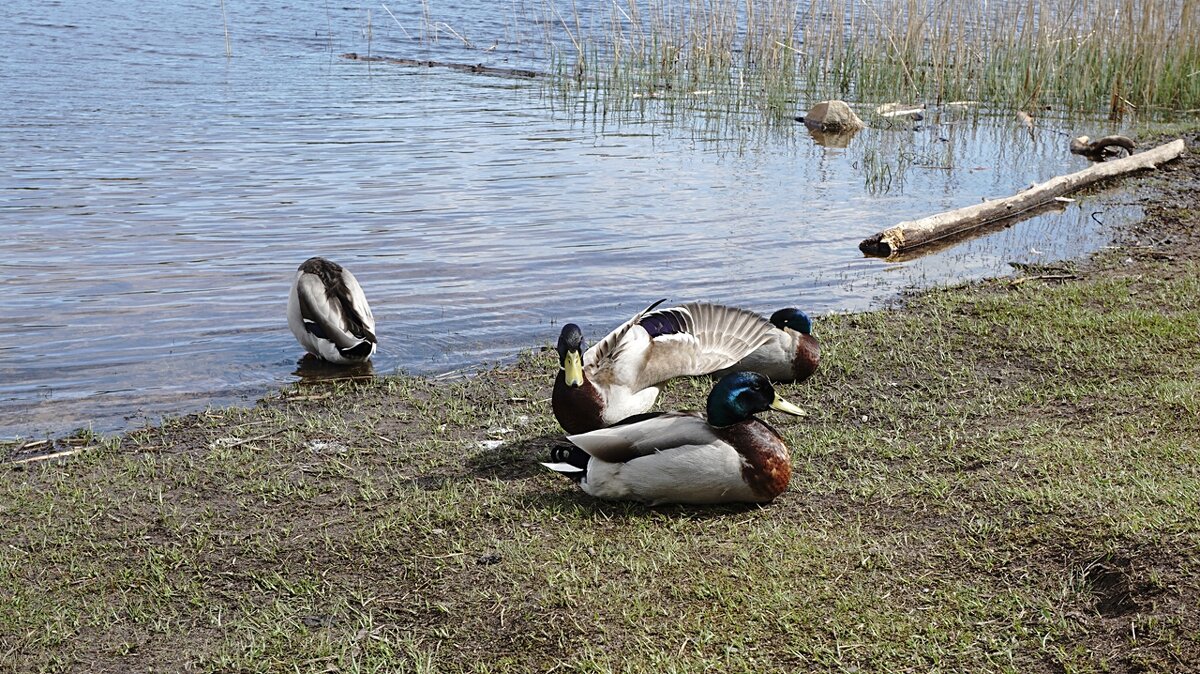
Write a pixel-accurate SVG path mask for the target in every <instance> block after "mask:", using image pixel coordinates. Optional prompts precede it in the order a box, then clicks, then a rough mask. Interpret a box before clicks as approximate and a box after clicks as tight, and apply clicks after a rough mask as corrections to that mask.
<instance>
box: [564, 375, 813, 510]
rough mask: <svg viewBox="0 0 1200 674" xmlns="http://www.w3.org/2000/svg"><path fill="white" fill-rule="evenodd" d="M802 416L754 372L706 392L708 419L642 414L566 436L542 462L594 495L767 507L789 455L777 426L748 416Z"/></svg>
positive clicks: (780, 485)
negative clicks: (565, 442) (773, 411)
mask: <svg viewBox="0 0 1200 674" xmlns="http://www.w3.org/2000/svg"><path fill="white" fill-rule="evenodd" d="M768 409H776V410H780V411H782V412H787V413H788V414H795V415H802V414H804V412H803V410H801V409H800V408H798V407H796V406H795V405H792V404H791V403H789V402H787V401H786V400H784V399H782V398H780V397H779V396H778V394H776V393H775V389H774V388H772V387H771V382H770V381H769V380H768V379H767V378H766V377H765V376H763V375H761V374H758V373H757V372H735V373H733V374H729V375H725V377H723V378H722V379H721V380H720V381H718V382H717V384H716V385H715V386H713V389H712V392H711V393H709V394H708V404H707V406H706V410H707V413H708V420H707V421H705V420H704V418H702V417H701V416H699V415H697V414H693V413H689V412H667V413H662V414H656V415H647V416H644V417H643V418H641V419H640V420H636V421H634V420H631V422H630V423H623V424H619V425H617V426H613V427H611V428H602V429H600V430H597V431H592V432H590V433H583V434H581V435H570V436H567V440H568V441H570V442H571V444H572V445H573V446H571V447H559V448H556V449H555V450H554V451H553V452H552V454H551V459H552V460H553V462H552V463H544V464H542V465H544V466H546V467H547V468H550V469H551V470H554V471H557V472H560V473H563V474H565V475H567V476H568V477H571V478H572V479H575V480H577V481H578V482H579V486H580V487H582V488H583V490H584V491H585V492H587V493H588V494H591V495H592V496H595V497H597V498H604V499H614V500H632V501H642V502H645V503H648V504H650V505H659V504H663V503H691V504H710V503H743V502H744V503H765V502H768V501H771V500H772V499H774V498H775V497H776V496H779V495H780V494H781V493H783V490H785V489H787V486H788V481H789V480H790V479H791V476H792V464H791V455H790V454H789V452H788V448H787V445H786V444H784V442H783V439H782V438H780V437H779V434H778V433H777V432H776V431H775V429H773V428H771V427H770V426H768V425H767V424H766V423H764V422H762V421H759V420H758V419H756V418H755V417H754V414H755V413H756V412H765V411H766V410H768Z"/></svg>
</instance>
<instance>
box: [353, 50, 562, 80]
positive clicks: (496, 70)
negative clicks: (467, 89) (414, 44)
mask: <svg viewBox="0 0 1200 674" xmlns="http://www.w3.org/2000/svg"><path fill="white" fill-rule="evenodd" d="M342 58H344V59H346V60H348V61H366V62H368V63H387V64H390V65H397V66H409V67H411V68H445V69H447V70H457V71H459V72H464V73H475V74H476V75H491V76H492V77H514V78H518V79H533V78H537V77H544V74H543V73H539V72H538V71H536V70H525V69H524V68H501V67H496V66H485V65H483V64H482V63H474V64H472V63H453V62H450V61H423V60H420V59H406V58H398V57H395V56H363V55H362V54H356V53H354V52H348V53H346V54H342Z"/></svg>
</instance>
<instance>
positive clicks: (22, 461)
mask: <svg viewBox="0 0 1200 674" xmlns="http://www.w3.org/2000/svg"><path fill="white" fill-rule="evenodd" d="M94 447H95V445H87V446H84V447H72V448H71V449H64V450H62V451H61V452H51V453H50V454H39V455H37V456H29V457H25V458H24V459H17V460H15V461H9V462H8V465H10V466H20V465H24V464H27V463H37V462H38V461H49V460H50V459H58V458H61V457H64V456H71V455H72V454H78V453H80V452H82V451H84V450H87V449H93V448H94Z"/></svg>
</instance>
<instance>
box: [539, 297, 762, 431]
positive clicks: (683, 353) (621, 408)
mask: <svg viewBox="0 0 1200 674" xmlns="http://www.w3.org/2000/svg"><path fill="white" fill-rule="evenodd" d="M661 303H662V300H659V301H658V302H655V303H654V304H652V305H650V306H649V307H647V308H646V310H645V311H642V312H641V313H639V314H637V315H636V316H634V317H633V318H631V319H629V320H628V321H626V322H625V323H623V324H622V325H621V326H619V327H618V328H617V329H616V330H613V331H612V332H611V333H609V334H608V335H607V336H606V337H605V338H604V339H602V340H600V343H598V344H596V345H595V346H593V347H592V348H590V349H586V350H585V343H584V340H583V332H582V331H581V330H580V329H579V326H577V325H575V324H574V323H568V324H567V325H564V326H563V329H562V333H561V334H560V335H559V337H558V360H559V371H558V375H557V376H556V378H555V380H554V391H553V394H552V395H551V406H552V408H553V409H554V416H555V418H557V419H558V423H559V424H561V425H562V427H563V429H565V430H566V431H567V432H568V433H586V432H587V431H593V430H596V429H597V428H603V427H605V426H609V425H612V424H614V423H616V422H618V421H620V420H621V419H624V418H626V417H629V416H632V415H634V414H641V413H643V412H645V411H647V410H649V409H650V408H651V407H652V406H653V405H654V401H655V400H656V399H657V398H658V387H659V385H661V384H662V383H663V382H665V381H667V380H668V379H672V378H674V377H682V376H685V375H702V374H708V373H710V372H715V371H717V370H720V369H722V368H727V367H729V366H731V365H733V364H734V363H737V362H738V361H739V360H741V359H742V358H745V357H746V356H748V355H750V354H751V353H753V352H754V350H755V349H757V348H759V347H761V346H763V345H765V344H767V343H768V342H769V341H770V339H771V338H772V333H773V332H774V331H775V328H774V327H773V326H772V325H771V324H770V323H769V322H767V320H766V319H764V318H763V317H762V316H759V315H758V314H756V313H754V312H752V311H746V310H744V309H737V308H734V307H727V306H722V305H719V304H699V303H689V304H683V305H680V306H677V307H671V308H669V309H658V310H655V307H657V306H658V305H659V304H661Z"/></svg>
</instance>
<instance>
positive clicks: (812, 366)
mask: <svg viewBox="0 0 1200 674" xmlns="http://www.w3.org/2000/svg"><path fill="white" fill-rule="evenodd" d="M771 324H772V325H774V326H775V330H774V331H773V332H772V334H771V340H770V341H769V342H767V343H766V344H765V345H763V346H760V347H758V349H756V350H755V351H754V353H752V354H750V355H749V356H746V357H745V358H743V359H741V360H740V361H738V363H737V364H736V365H734V366H733V367H730V368H728V369H725V370H721V371H720V372H717V373H715V374H717V375H718V376H719V375H723V374H728V373H730V372H737V371H739V370H750V371H753V372H761V373H762V374H765V375H767V376H768V377H770V378H771V381H773V382H777V383H790V382H802V381H804V380H805V379H808V378H809V377H811V376H812V375H813V373H814V372H816V371H817V366H818V365H820V364H821V343H820V342H818V341H817V338H816V337H813V336H812V319H810V318H809V317H808V314H806V313H804V312H803V311H801V310H799V309H797V308H795V307H788V308H786V309H780V310H779V311H776V312H775V313H773V314H771Z"/></svg>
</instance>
